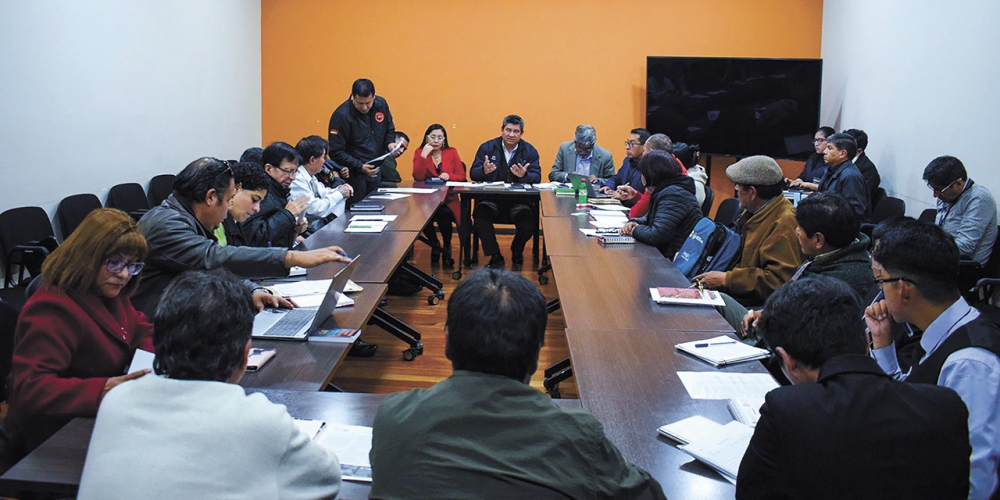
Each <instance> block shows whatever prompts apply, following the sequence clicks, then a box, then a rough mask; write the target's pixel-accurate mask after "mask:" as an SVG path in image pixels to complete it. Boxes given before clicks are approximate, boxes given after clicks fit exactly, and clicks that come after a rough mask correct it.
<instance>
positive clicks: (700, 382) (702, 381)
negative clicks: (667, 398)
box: [677, 372, 778, 399]
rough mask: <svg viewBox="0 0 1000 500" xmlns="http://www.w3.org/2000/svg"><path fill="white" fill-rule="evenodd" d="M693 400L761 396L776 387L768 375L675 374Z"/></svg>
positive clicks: (775, 383) (772, 378)
mask: <svg viewBox="0 0 1000 500" xmlns="http://www.w3.org/2000/svg"><path fill="white" fill-rule="evenodd" d="M677 376H678V377H680V379H681V382H683V383H684V388H685V389H687V391H688V395H690V396H691V398H693V399H729V398H736V397H741V396H763V395H765V394H767V393H768V392H769V391H770V390H771V389H774V388H776V387H778V383H777V382H775V381H774V377H772V376H771V374H769V373H722V372H677Z"/></svg>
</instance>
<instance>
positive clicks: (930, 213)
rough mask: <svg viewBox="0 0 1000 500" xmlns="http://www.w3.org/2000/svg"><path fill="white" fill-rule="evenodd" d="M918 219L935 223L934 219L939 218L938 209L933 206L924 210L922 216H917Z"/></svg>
mask: <svg viewBox="0 0 1000 500" xmlns="http://www.w3.org/2000/svg"><path fill="white" fill-rule="evenodd" d="M917 220H919V221H921V222H927V223H929V224H934V221H936V220H937V210H935V209H933V208H928V209H925V210H924V211H923V212H920V217H917Z"/></svg>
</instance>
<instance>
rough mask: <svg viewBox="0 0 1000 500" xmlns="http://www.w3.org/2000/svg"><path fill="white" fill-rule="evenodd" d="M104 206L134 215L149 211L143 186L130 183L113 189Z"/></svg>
mask: <svg viewBox="0 0 1000 500" xmlns="http://www.w3.org/2000/svg"><path fill="white" fill-rule="evenodd" d="M104 206H105V207H108V208H117V209H118V210H121V211H123V212H125V213H128V214H134V213H138V212H143V211H146V210H149V200H147V199H146V192H145V191H143V190H142V186H140V185H138V184H136V183H134V182H129V183H125V184H119V185H117V186H115V187H113V188H111V190H110V191H108V199H107V201H105V202H104Z"/></svg>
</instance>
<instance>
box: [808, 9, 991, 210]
mask: <svg viewBox="0 0 1000 500" xmlns="http://www.w3.org/2000/svg"><path fill="white" fill-rule="evenodd" d="M998 22H1000V2H996V1H991V0H951V1H948V0H923V1H920V2H913V1H904V0H877V1H873V0H827V1H826V2H824V5H823V50H822V52H823V60H824V65H823V104H822V121H823V124H824V125H831V126H833V127H834V128H836V129H837V130H842V129H845V128H860V129H864V130H865V131H866V132H868V135H869V146H868V154H869V156H870V157H871V159H872V161H874V162H875V165H876V166H878V170H879V173H880V174H881V175H882V186H883V187H885V189H886V191H888V192H889V194H890V195H892V196H896V197H899V198H902V199H903V200H904V201H906V212H907V215H912V216H917V215H919V213H920V211H921V210H923V209H925V208H930V207H932V206H933V203H934V198H933V197H932V196H931V191H930V190H929V189H928V188H927V187H926V185H925V184H924V182H923V181H922V180H921V175H922V173H923V169H924V167H925V166H927V163H928V162H930V160H932V159H934V158H935V157H937V156H941V155H952V156H956V157H958V158H959V159H961V160H962V162H963V163H964V164H965V167H966V169H967V170H968V171H969V175H970V176H971V177H972V178H973V179H974V180H975V181H976V182H977V183H981V184H984V185H985V186H986V187H988V188H989V189H990V191H991V192H992V193H993V195H994V196H1000V169H998V154H997V149H996V148H997V146H998V145H1000V128H998V127H997V126H996V125H997V123H1000V87H998V86H997V85H996V82H998V81H1000V30H998V29H997V28H996V26H997V23H998Z"/></svg>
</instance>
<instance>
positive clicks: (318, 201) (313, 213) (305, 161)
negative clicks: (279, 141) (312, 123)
mask: <svg viewBox="0 0 1000 500" xmlns="http://www.w3.org/2000/svg"><path fill="white" fill-rule="evenodd" d="M329 150H330V146H329V144H327V142H326V139H324V138H322V137H320V136H318V135H310V136H309V137H304V138H303V139H302V140H300V141H299V143H298V144H296V145H295V152H297V153H298V154H299V156H300V157H302V165H300V166H299V169H298V172H297V173H296V175H295V177H294V178H292V184H291V186H290V188H289V195H288V197H289V198H291V199H293V200H297V199H299V198H302V197H305V198H306V199H307V200H308V203H309V205H308V206H307V207H306V212H305V213H306V221H307V222H308V224H309V230H311V231H316V230H318V229H319V228H321V227H323V226H324V225H326V223H328V222H330V221H332V220H333V219H336V218H337V217H339V216H341V215H344V208H345V206H346V205H347V200H349V199H350V198H351V195H353V194H354V189H353V188H352V187H351V185H350V184H347V183H344V184H341V185H339V186H337V188H335V189H330V188H328V187H326V186H324V185H323V184H322V183H321V182H319V180H318V179H317V178H316V175H317V174H319V173H320V172H321V171H322V170H323V163H324V162H325V161H326V154H327V153H328V152H329Z"/></svg>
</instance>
